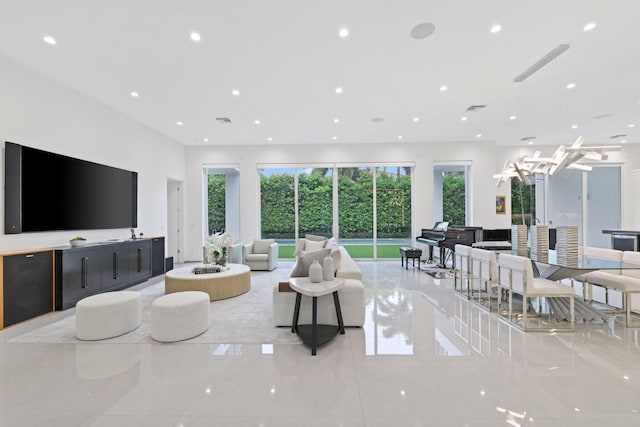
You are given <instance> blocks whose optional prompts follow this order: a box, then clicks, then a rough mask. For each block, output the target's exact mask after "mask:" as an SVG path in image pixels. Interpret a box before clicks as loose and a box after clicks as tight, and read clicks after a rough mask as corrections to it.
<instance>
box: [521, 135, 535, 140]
mask: <svg viewBox="0 0 640 427" xmlns="http://www.w3.org/2000/svg"><path fill="white" fill-rule="evenodd" d="M534 139H536V137H535V136H525V137H524V138H520V141H533V140H534Z"/></svg>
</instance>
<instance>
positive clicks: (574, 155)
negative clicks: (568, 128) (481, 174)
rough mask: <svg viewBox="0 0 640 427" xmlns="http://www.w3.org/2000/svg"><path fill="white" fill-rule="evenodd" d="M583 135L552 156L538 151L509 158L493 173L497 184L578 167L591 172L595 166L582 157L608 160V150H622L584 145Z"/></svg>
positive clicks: (611, 146)
mask: <svg viewBox="0 0 640 427" xmlns="http://www.w3.org/2000/svg"><path fill="white" fill-rule="evenodd" d="M583 142H584V138H583V137H579V138H578V139H577V140H576V142H574V143H573V145H571V147H566V146H564V145H561V146H560V147H558V148H557V149H556V151H555V153H553V156H551V157H540V152H539V151H536V152H535V153H534V154H533V157H524V156H523V157H518V159H516V160H515V161H514V162H510V161H509V160H507V161H506V162H505V163H504V166H503V168H502V172H500V173H497V174H495V175H493V177H494V178H495V179H497V180H498V182H497V186H498V187H499V186H500V184H502V183H503V182H507V181H508V180H509V179H511V178H513V177H516V178H518V179H519V180H520V181H522V182H525V183H526V182H527V175H534V174H538V173H539V174H544V175H554V174H556V173H558V172H560V171H561V170H563V169H577V170H581V171H586V172H590V171H591V170H592V169H593V168H592V167H591V166H589V165H583V164H581V163H578V161H580V160H582V159H589V160H607V154H605V153H606V152H608V151H620V149H621V148H622V147H621V146H619V145H607V146H583V145H582V143H583Z"/></svg>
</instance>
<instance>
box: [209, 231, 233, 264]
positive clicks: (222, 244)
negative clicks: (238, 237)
mask: <svg viewBox="0 0 640 427" xmlns="http://www.w3.org/2000/svg"><path fill="white" fill-rule="evenodd" d="M208 240H209V241H208V249H207V253H208V255H209V259H210V260H211V261H212V263H213V264H221V265H225V264H226V263H227V254H228V253H229V248H230V247H231V245H232V244H233V243H234V241H235V239H234V238H233V236H232V235H231V234H230V233H216V234H213V235H211V236H210V237H209V239H208Z"/></svg>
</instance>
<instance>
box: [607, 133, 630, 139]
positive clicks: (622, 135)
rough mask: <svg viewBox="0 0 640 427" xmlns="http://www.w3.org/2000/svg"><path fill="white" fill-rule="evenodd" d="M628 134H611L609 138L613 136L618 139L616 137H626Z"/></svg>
mask: <svg viewBox="0 0 640 427" xmlns="http://www.w3.org/2000/svg"><path fill="white" fill-rule="evenodd" d="M626 136H627V135H625V134H622V133H621V134H618V135H613V136H610V137H609V138H611V139H616V138H624V137H626Z"/></svg>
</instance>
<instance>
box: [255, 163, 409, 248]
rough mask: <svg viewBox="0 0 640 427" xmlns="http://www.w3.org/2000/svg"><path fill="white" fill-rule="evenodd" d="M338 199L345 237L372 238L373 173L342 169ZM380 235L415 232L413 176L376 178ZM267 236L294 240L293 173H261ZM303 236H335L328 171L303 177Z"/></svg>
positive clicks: (300, 201)
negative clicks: (413, 219)
mask: <svg viewBox="0 0 640 427" xmlns="http://www.w3.org/2000/svg"><path fill="white" fill-rule="evenodd" d="M339 171H340V175H339V176H338V204H339V207H340V209H339V211H338V212H339V213H338V216H339V221H340V234H341V236H342V237H343V238H347V239H348V238H372V237H373V231H372V227H373V174H372V173H371V172H370V171H366V170H362V169H355V170H353V169H339ZM376 185H377V194H376V196H377V206H378V211H377V212H376V213H377V218H378V237H380V238H393V237H406V236H408V235H409V233H410V231H411V177H410V176H406V175H391V174H388V173H386V172H383V173H381V174H379V175H378V178H377V182H376ZM260 192H261V210H262V218H261V220H262V221H261V223H262V236H263V237H267V238H269V237H275V238H280V239H293V238H294V236H295V222H294V218H295V212H294V208H295V193H294V180H293V175H288V174H273V175H263V176H261V178H260ZM298 204H299V228H300V233H299V234H300V235H304V234H306V233H313V234H322V235H331V230H332V222H333V218H332V212H333V178H332V177H331V176H325V175H324V174H323V170H317V169H316V170H314V171H313V172H312V173H311V174H300V175H299V176H298Z"/></svg>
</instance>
